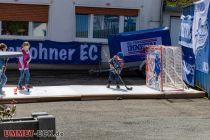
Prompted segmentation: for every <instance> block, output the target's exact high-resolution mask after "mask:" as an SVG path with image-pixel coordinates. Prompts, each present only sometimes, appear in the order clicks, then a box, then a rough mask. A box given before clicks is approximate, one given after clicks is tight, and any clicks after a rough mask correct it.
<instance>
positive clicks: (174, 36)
mask: <svg viewBox="0 0 210 140" xmlns="http://www.w3.org/2000/svg"><path fill="white" fill-rule="evenodd" d="M181 14H182V13H181V12H170V11H165V12H164V13H163V26H166V27H169V28H170V34H171V40H172V45H174V46H177V45H178V36H179V32H180V22H181V21H180V22H178V19H179V18H180V16H181ZM174 18H176V19H177V20H175V21H174V20H173V19H174ZM174 22H176V23H174ZM174 26H175V27H174Z"/></svg>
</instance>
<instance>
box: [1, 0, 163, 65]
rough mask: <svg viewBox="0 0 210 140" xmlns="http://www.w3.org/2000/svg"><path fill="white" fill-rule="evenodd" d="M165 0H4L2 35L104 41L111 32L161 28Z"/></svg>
mask: <svg viewBox="0 0 210 140" xmlns="http://www.w3.org/2000/svg"><path fill="white" fill-rule="evenodd" d="M162 6H163V1H162V0H103V1H98V0H1V1H0V28H1V32H0V38H1V39H23V40H50V41H56V42H73V41H77V42H92V43H102V44H103V46H102V62H106V61H107V55H109V50H108V45H107V43H108V41H107V37H108V35H109V34H115V33H120V32H127V31H135V30H140V29H149V28H155V27H160V26H161V25H162V22H163V21H162V19H163V18H162Z"/></svg>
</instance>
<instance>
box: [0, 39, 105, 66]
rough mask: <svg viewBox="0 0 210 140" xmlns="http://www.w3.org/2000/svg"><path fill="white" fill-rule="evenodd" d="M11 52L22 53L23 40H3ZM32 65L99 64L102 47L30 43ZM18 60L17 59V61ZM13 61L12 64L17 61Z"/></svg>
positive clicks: (88, 44) (58, 43)
mask: <svg viewBox="0 0 210 140" xmlns="http://www.w3.org/2000/svg"><path fill="white" fill-rule="evenodd" d="M1 42H2V43H5V44H6V45H7V46H8V50H9V51H20V46H21V44H22V43H23V42H24V41H23V40H2V41H1ZM29 42H30V44H31V48H30V53H31V57H32V63H39V64H85V65H86V64H98V63H99V62H100V60H101V45H100V44H95V43H79V42H67V43H61V42H53V41H29ZM16 60H17V59H16ZM16 60H14V59H13V60H12V62H14V61H16Z"/></svg>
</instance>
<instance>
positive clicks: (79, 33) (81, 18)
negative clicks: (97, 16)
mask: <svg viewBox="0 0 210 140" xmlns="http://www.w3.org/2000/svg"><path fill="white" fill-rule="evenodd" d="M88 19H89V16H88V15H81V14H77V15H76V37H82V38H87V37H88V22H89V20H88Z"/></svg>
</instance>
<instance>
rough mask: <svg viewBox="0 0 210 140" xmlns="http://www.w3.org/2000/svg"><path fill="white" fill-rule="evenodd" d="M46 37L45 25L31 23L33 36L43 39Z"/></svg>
mask: <svg viewBox="0 0 210 140" xmlns="http://www.w3.org/2000/svg"><path fill="white" fill-rule="evenodd" d="M46 35H47V23H42V22H34V23H33V36H39V37H44V36H46Z"/></svg>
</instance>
